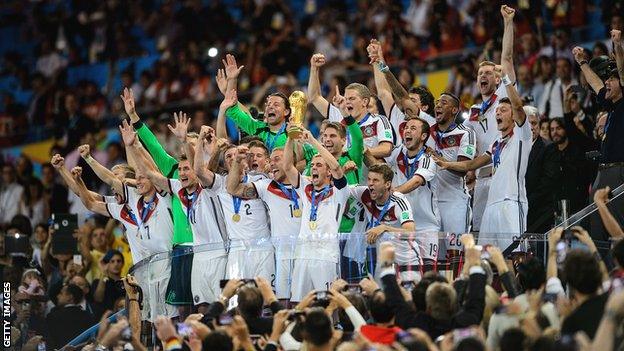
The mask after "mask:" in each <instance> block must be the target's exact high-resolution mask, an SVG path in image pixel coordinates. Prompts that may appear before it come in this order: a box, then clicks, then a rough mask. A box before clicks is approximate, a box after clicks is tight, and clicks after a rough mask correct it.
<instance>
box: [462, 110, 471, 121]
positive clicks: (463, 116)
mask: <svg viewBox="0 0 624 351" xmlns="http://www.w3.org/2000/svg"><path fill="white" fill-rule="evenodd" d="M468 117H470V113H468V111H464V112H462V114H461V118H462V121H465V120H467V119H468Z"/></svg>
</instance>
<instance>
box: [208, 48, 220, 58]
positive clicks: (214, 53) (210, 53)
mask: <svg viewBox="0 0 624 351" xmlns="http://www.w3.org/2000/svg"><path fill="white" fill-rule="evenodd" d="M218 53H219V50H217V48H215V47H211V48H210V49H208V56H210V57H216V56H217V54H218Z"/></svg>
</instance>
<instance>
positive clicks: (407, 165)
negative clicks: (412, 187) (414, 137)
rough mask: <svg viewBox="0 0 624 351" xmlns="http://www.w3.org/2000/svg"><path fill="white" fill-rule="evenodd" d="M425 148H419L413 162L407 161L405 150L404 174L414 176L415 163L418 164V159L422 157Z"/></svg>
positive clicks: (409, 176) (408, 176)
mask: <svg viewBox="0 0 624 351" xmlns="http://www.w3.org/2000/svg"><path fill="white" fill-rule="evenodd" d="M426 150H427V149H426V148H425V147H424V146H423V148H422V149H420V151H418V153H417V154H416V160H414V162H413V163H412V164H410V163H409V157H408V156H407V151H406V152H405V153H404V154H403V162H405V172H406V173H405V176H406V177H407V178H408V179H410V178H412V177H413V176H414V173H416V165H418V161H419V160H420V158H421V157H422V155H424V154H425V151H426Z"/></svg>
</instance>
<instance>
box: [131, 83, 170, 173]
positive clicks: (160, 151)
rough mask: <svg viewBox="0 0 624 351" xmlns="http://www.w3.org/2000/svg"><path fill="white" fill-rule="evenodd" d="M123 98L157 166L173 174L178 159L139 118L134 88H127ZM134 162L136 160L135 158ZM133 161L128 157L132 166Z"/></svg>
mask: <svg viewBox="0 0 624 351" xmlns="http://www.w3.org/2000/svg"><path fill="white" fill-rule="evenodd" d="M121 99H122V100H123V103H124V108H125V110H126V113H127V114H128V115H129V116H130V121H131V123H132V125H133V126H134V128H135V129H136V133H137V135H138V136H139V139H141V141H142V142H143V143H144V144H145V148H146V149H147V150H146V151H147V153H149V155H150V157H151V158H152V159H153V162H154V163H155V164H156V167H158V169H159V170H160V171H161V172H162V173H163V174H167V175H173V172H174V171H175V170H176V167H177V164H178V161H177V160H176V159H175V158H173V157H172V156H171V155H169V154H168V153H167V151H165V149H164V148H163V147H162V145H160V142H159V141H158V139H157V138H156V136H155V135H154V133H152V131H151V130H150V129H149V128H148V127H147V126H146V125H145V124H143V123H142V122H141V120H140V119H139V116H138V115H137V113H136V109H135V107H134V95H133V94H132V90H131V89H128V88H125V89H124V92H123V95H121ZM132 162H134V160H133V161H132ZM132 162H131V160H130V159H128V164H130V166H132Z"/></svg>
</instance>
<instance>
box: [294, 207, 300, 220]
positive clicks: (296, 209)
mask: <svg viewBox="0 0 624 351" xmlns="http://www.w3.org/2000/svg"><path fill="white" fill-rule="evenodd" d="M293 216H295V217H297V218H299V217H301V209H300V208H295V209H294V210H293Z"/></svg>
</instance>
